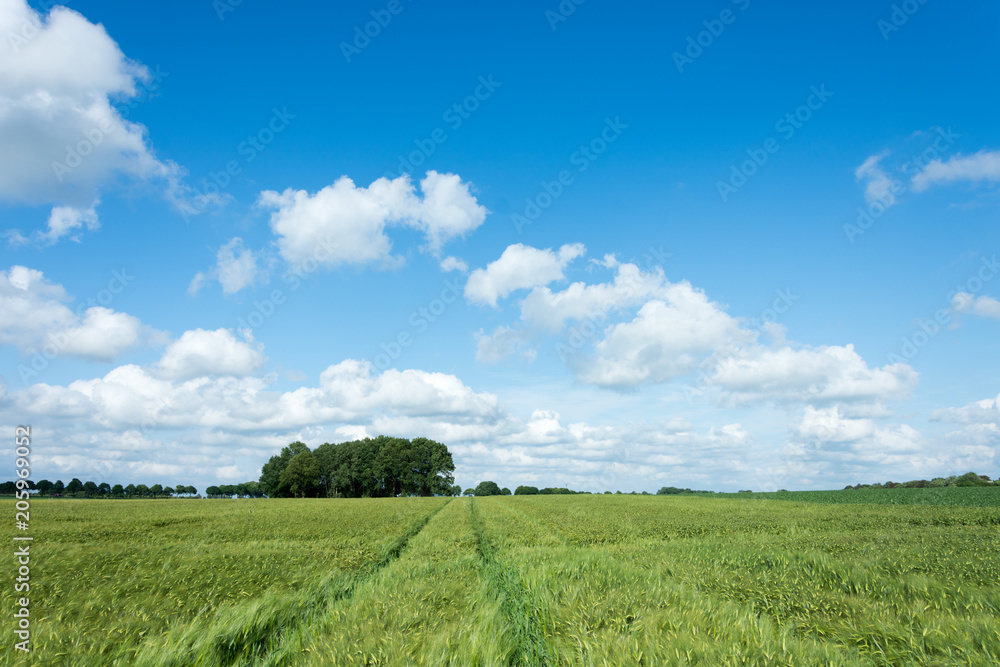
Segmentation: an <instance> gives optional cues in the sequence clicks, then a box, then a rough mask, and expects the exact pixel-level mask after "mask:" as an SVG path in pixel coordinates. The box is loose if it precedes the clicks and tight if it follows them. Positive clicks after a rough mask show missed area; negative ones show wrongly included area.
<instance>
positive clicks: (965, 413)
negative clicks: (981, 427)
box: [931, 396, 1000, 426]
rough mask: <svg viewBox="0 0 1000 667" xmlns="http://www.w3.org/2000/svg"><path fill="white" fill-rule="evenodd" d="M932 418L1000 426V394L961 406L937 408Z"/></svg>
mask: <svg viewBox="0 0 1000 667" xmlns="http://www.w3.org/2000/svg"><path fill="white" fill-rule="evenodd" d="M931 419H934V420H935V421H945V422H958V423H960V424H992V425H995V426H1000V396H997V397H996V398H987V399H984V400H982V401H975V402H974V403H969V404H968V405H965V406H963V407H961V408H943V409H941V410H935V411H934V412H933V413H932V415H931Z"/></svg>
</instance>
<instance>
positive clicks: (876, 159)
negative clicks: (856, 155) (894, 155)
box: [854, 150, 896, 207]
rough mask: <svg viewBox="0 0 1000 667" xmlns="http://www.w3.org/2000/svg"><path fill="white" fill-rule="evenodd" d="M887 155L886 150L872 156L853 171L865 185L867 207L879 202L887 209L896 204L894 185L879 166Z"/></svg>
mask: <svg viewBox="0 0 1000 667" xmlns="http://www.w3.org/2000/svg"><path fill="white" fill-rule="evenodd" d="M887 155H889V151H887V150H886V151H882V152H881V153H878V154H876V155H872V156H870V157H869V158H868V159H867V160H865V161H864V163H863V164H862V165H861V166H860V167H858V168H857V169H855V171H854V176H855V177H856V178H857V179H858V181H861V182H863V183H865V201H867V202H868V204H869V205H871V204H873V203H875V202H879V203H881V204H882V205H884V206H886V207H889V206H892V205H893V204H895V203H896V195H895V193H894V192H893V190H894V188H895V187H896V185H895V183H894V182H893V180H892V178H890V177H889V175H888V174H886V173H885V171H884V170H883V169H882V166H881V165H880V164H879V163H880V162H881V161H882V159H883V158H885V157H886V156H887Z"/></svg>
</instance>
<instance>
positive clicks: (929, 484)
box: [844, 472, 1000, 491]
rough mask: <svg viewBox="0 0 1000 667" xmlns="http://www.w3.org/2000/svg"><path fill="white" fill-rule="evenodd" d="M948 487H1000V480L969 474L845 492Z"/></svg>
mask: <svg viewBox="0 0 1000 667" xmlns="http://www.w3.org/2000/svg"><path fill="white" fill-rule="evenodd" d="M946 486H958V487H968V486H1000V480H997V481H992V480H990V478H989V476H988V475H978V474H976V473H974V472H967V473H965V474H964V475H952V476H951V477H935V478H934V479H911V480H910V481H908V482H886V483H885V484H880V483H875V484H855V485H854V486H851V485H850V484H848V485H847V486H845V487H844V490H845V491H847V490H848V489H855V490H857V489H896V488H900V489H934V488H941V487H946Z"/></svg>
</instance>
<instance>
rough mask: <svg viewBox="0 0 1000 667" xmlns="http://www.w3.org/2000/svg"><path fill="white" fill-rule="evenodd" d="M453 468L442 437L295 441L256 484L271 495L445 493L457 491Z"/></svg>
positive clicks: (418, 494)
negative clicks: (312, 443) (311, 444)
mask: <svg viewBox="0 0 1000 667" xmlns="http://www.w3.org/2000/svg"><path fill="white" fill-rule="evenodd" d="M454 471H455V463H454V461H453V460H452V458H451V452H449V451H448V448H447V447H445V446H444V445H443V444H441V443H440V442H435V441H434V440H428V439H427V438H414V439H413V440H407V439H406V438H392V437H389V436H384V435H380V436H378V437H377V438H365V439H363V440H352V441H350V442H342V443H340V444H334V443H324V444H322V445H320V446H319V447H317V448H316V449H315V450H310V449H309V447H307V446H306V445H305V443H302V442H293V443H291V444H290V445H288V446H287V447H285V448H283V449H282V450H281V453H280V454H278V455H276V456H272V457H271V459H270V460H269V461H268V462H267V463H265V464H264V467H263V468H262V469H261V473H260V482H259V484H260V490H261V492H262V493H264V494H265V495H267V496H268V497H271V498H282V497H284V498H288V497H296V498H318V497H331V498H386V497H395V496H434V495H441V496H448V495H458V493H460V492H461V489H460V487H456V486H454V482H455V478H454V476H453V475H452V473H454Z"/></svg>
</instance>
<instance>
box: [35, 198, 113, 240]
mask: <svg viewBox="0 0 1000 667" xmlns="http://www.w3.org/2000/svg"><path fill="white" fill-rule="evenodd" d="M96 206H97V202H94V204H93V205H92V206H91V207H90V208H87V209H81V208H75V207H73V206H56V207H55V208H53V209H52V213H50V214H49V228H48V231H46V232H44V233H42V232H39V238H40V239H44V240H45V241H46V242H48V243H50V244H52V243H55V242H57V241H58V240H59V239H61V238H62V237H64V236H66V237H68V238H70V239H71V240H73V241H77V242H79V241H80V235H79V233H76V232H75V230H77V229H79V228H81V227H83V226H84V225H86V227H87V229H88V230H90V231H94V230H96V229H100V227H101V223H100V222H98V220H97V211H96V210H95V208H96Z"/></svg>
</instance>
